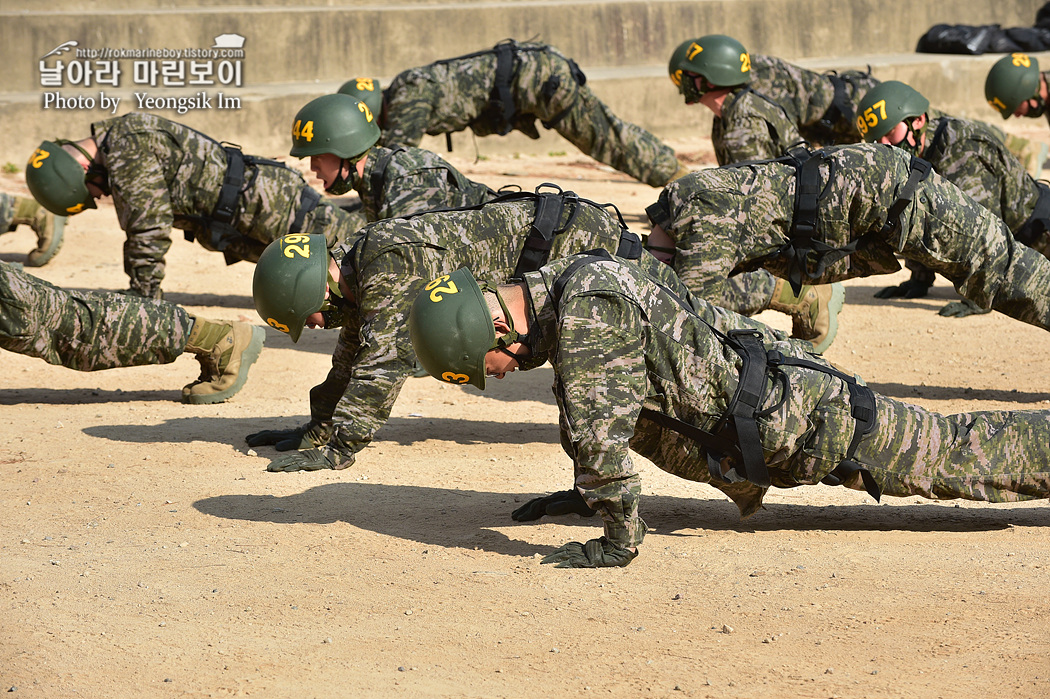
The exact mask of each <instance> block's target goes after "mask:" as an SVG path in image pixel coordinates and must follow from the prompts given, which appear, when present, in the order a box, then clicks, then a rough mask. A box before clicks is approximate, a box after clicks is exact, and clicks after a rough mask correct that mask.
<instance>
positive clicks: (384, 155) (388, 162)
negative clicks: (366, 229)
mask: <svg viewBox="0 0 1050 699" xmlns="http://www.w3.org/2000/svg"><path fill="white" fill-rule="evenodd" d="M354 189H355V190H356V191H357V193H358V195H359V196H360V197H361V204H362V207H361V208H362V210H363V212H364V215H365V218H366V219H367V220H368V222H369V223H371V222H373V221H380V220H382V219H384V218H393V217H394V216H408V215H409V214H415V213H419V212H421V211H429V210H431V209H453V208H461V207H466V206H476V205H478V204H481V203H483V202H486V201H488V200H489V199H492V198H493V197H495V196H496V193H495V192H493V191H492V190H491V189H489V188H488V187H487V186H485V185H483V184H481V183H479V182H473V181H471V180H469V179H467V178H466V177H465V176H464V175H463V174H462V173H460V172H459V170H457V169H456V168H454V167H452V166H451V165H449V164H448V163H447V162H446V161H445V159H444V158H442V157H441V156H439V155H437V154H436V153H431V152H430V151H428V150H423V149H422V148H396V147H395V148H394V149H389V148H383V147H382V146H376V147H375V148H372V149H371V150H370V151H369V152H368V159H367V160H366V162H365V169H364V174H363V176H361V177H358V176H357V175H356V173H355V175H354Z"/></svg>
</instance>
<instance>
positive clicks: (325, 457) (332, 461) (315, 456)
mask: <svg viewBox="0 0 1050 699" xmlns="http://www.w3.org/2000/svg"><path fill="white" fill-rule="evenodd" d="M353 463H354V455H353V454H349V455H347V454H343V453H341V452H338V451H336V450H335V449H332V448H331V447H320V448H316V447H315V448H313V449H303V450H302V451H297V452H295V453H293V454H286V455H285V456H281V457H278V458H276V459H274V460H273V461H271V462H270V465H269V466H267V467H266V470H267V471H275V472H276V471H286V472H288V471H320V470H321V469H324V468H332V469H335V470H337V471H338V470H341V469H344V468H347V467H349V466H350V465H351V464H353Z"/></svg>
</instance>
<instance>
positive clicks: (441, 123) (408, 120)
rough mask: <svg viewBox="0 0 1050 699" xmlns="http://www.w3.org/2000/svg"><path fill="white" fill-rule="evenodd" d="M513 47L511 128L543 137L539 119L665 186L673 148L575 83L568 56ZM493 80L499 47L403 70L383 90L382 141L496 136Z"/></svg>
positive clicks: (602, 157) (596, 154)
mask: <svg viewBox="0 0 1050 699" xmlns="http://www.w3.org/2000/svg"><path fill="white" fill-rule="evenodd" d="M514 45H515V48H516V57H517V59H516V65H517V70H516V73H515V75H514V78H513V79H512V82H511V93H512V97H513V101H514V105H515V107H516V109H517V113H516V115H515V117H514V119H513V129H514V130H517V131H521V132H522V133H524V134H526V135H528V136H529V137H531V138H539V132H538V131H537V129H536V123H535V122H536V120H537V119H539V120H540V122H541V123H542V124H543V126H544V127H545V128H552V129H554V130H555V131H557V132H558V133H559V134H561V135H562V136H563V137H565V138H566V139H567V140H568V141H569V142H571V143H572V144H573V145H574V146H576V147H577V148H579V149H580V150H581V151H583V152H584V153H586V154H587V155H589V156H591V157H592V158H594V159H595V160H598V161H600V162H602V163H605V164H606V165H609V166H611V167H613V168H616V169H617V170H619V171H621V172H625V173H627V174H628V175H630V176H631V177H633V178H635V179H637V180H639V181H640V182H645V183H646V184H649V185H652V186H653V187H662V186H663V185H665V184H667V182H669V181H670V180H671V178H672V177H673V176H674V175H675V173H676V172H677V170H678V167H679V164H678V160H677V158H676V157H675V153H674V150H672V149H671V148H670V147H668V146H667V145H665V144H664V143H662V142H661V141H660V140H659V139H658V138H656V136H654V135H653V134H651V133H649V132H648V131H646V130H644V129H642V128H640V127H638V126H636V125H634V124H631V123H628V122H626V121H623V120H622V119H620V118H618V117H617V116H616V115H615V114H613V113H612V112H611V111H610V110H609V108H608V107H607V106H606V105H605V104H603V103H602V102H601V100H599V99H598V98H597V97H596V96H595V95H594V93H593V92H591V90H590V88H588V87H587V86H586V85H583V84H580V83H579V82H578V81H577V75H582V73H579V72H578V71H579V69H578V68H577V67H576V64H575V63H574V62H573V61H572V60H571V59H569V58H567V57H566V56H564V55H563V54H562V53H561V52H560V51H558V50H557V49H555V48H553V47H551V46H548V45H546V44H541V43H535V42H527V43H515V44H514ZM495 78H496V53H495V50H494V49H493V50H488V51H481V52H478V53H476V54H470V55H467V56H461V57H459V58H452V59H448V60H444V61H437V62H436V63H432V64H430V65H426V66H421V67H418V68H412V69H409V70H406V71H404V72H403V73H401V74H399V75H398V76H397V77H395V78H394V79H393V81H391V83H390V85H389V86H387V88H386V89H385V90H383V98H384V106H383V114H382V116H381V118H380V125H381V126H382V127H383V135H382V137H381V138H380V144H381V145H384V146H391V145H402V146H415V145H418V144H419V142H420V140H421V139H422V138H423V134H429V135H431V136H437V135H441V134H445V133H454V132H457V131H462V130H464V129H467V128H469V129H471V131H473V132H474V133H475V134H476V135H478V136H489V135H492V134H499V132H500V119H499V116H500V112H499V109H498V107H494V105H493V103H492V102H491V93H492V90H493V86H494V85H495Z"/></svg>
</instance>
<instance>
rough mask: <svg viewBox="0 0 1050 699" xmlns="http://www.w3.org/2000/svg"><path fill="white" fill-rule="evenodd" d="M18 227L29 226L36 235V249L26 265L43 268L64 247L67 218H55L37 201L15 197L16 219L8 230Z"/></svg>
mask: <svg viewBox="0 0 1050 699" xmlns="http://www.w3.org/2000/svg"><path fill="white" fill-rule="evenodd" d="M18 226H29V227H30V228H32V229H33V232H34V233H36V247H35V248H33V250H31V251H30V252H29V254H28V255H26V264H27V265H29V266H30V267H43V266H44V265H46V264H47V263H48V262H50V261H51V258H53V257H54V256H55V254H56V253H58V250H59V248H61V247H62V237H63V234H64V232H65V226H66V217H65V216H55V215H54V214H52V213H51V212H50V211H48V210H47V209H45V208H44V207H42V206H40V204H38V203H37V201H36V200H35V199H31V198H29V197H15V207H14V217H13V218H12V219H11V224H10V226H9V227H8V230H9V231H13V230H15V229H16V228H18Z"/></svg>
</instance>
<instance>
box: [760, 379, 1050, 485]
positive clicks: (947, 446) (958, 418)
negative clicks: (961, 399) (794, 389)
mask: <svg viewBox="0 0 1050 699" xmlns="http://www.w3.org/2000/svg"><path fill="white" fill-rule="evenodd" d="M804 371H805V370H804ZM806 383H813V384H817V385H821V384H824V383H825V382H824V381H823V380H820V379H818V378H817V377H816V376H810V377H808V380H807V381H806ZM831 384H832V385H831V386H827V387H824V388H823V394H822V397H821V399H820V400H819V401H818V403H817V406H816V408H815V409H814V410H812V412H810V413H809V416H808V419H807V420H805V421H798V423H797V424H809V425H817V429H816V430H814V431H813V432H812V433H811V434H810V436H809V437H808V438H807V439H805V441H804V442H802V443H801V444H800V445H799V448H798V450H797V451H796V453H795V455H794V457H793V458H791V459H790V460H789V464H790V465H789V467H788V470H789V473H790V475H789V476H788V477H787V479H786V482H784V481H781V482H777V477H776V476H773V478H774V484H775V485H784V486H789V485H796V484H800V483H801V484H814V483H818V482H820V479H821V478H823V477H824V476H826V475H827V474H828V472H829V471H831V470H832V469H834V468H835V466H837V465H838V463H839V462H841V460H842V459H843V458H844V457H845V452H846V451H847V447H848V445H849V442H850V439H851V438H852V436H853V431H854V428H855V425H856V421H855V420H854V419H853V418H852V417H851V416H850V412H849V410H850V406H849V402H850V399H849V392H848V391H847V390H845V384H844V383H843V382H842V381H841V380H838V379H832V381H831ZM810 393H812V392H810ZM875 402H876V417H875V427H874V429H873V430H872V431H871V432H869V433H868V434H866V435H865V436H864V437H862V438H861V440H860V442H859V445H858V447H857V451H856V453H855V454H854V459H855V460H856V461H857V463H859V464H861V465H862V466H863V467H864V468H865V469H866V470H867V471H868V472H869V473H870V474H871V475H872V477H873V478H874V480H875V482H876V483H877V484H878V486H879V490H880V491H881V492H882V494H883V495H891V496H898V497H905V496H910V495H919V496H922V497H925V498H929V499H932V500H951V499H955V498H963V499H966V500H983V501H987V502H1016V501H1020V500H1031V499H1037V498H1047V497H1050V411H1045V410H1039V411H1036V410H996V411H983V412H973V413H959V414H956V415H941V414H939V413H934V412H930V411H928V410H925V409H923V408H920V407H918V406H915V405H909V404H908V403H903V402H901V401H897V400H893V399H891V398H886V397H884V396H881V395H878V394H876V397H875ZM790 422H791V421H789V423H790ZM763 442H765V439H763ZM782 478H783V477H782ZM844 485H846V486H847V487H851V488H855V489H857V490H864V485H863V483H862V480H861V477H860V475H859V474H855V475H854V476H853V477H852V478H850V479H849V480H848V481H847V482H846V483H845V484H844Z"/></svg>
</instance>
